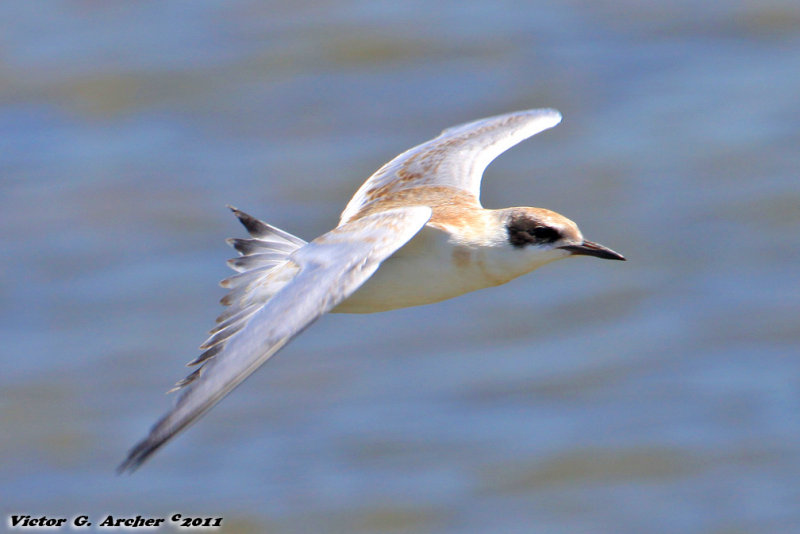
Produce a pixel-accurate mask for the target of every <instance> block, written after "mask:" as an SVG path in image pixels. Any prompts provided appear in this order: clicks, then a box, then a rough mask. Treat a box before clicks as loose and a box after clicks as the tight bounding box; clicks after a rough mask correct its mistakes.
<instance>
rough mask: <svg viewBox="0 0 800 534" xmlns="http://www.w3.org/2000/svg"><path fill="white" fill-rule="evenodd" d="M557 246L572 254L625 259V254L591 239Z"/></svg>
mask: <svg viewBox="0 0 800 534" xmlns="http://www.w3.org/2000/svg"><path fill="white" fill-rule="evenodd" d="M559 248H562V249H564V250H568V251H570V252H571V253H572V254H573V255H574V256H595V257H596V258H603V259H604V260H622V261H625V256H623V255H622V254H620V253H618V252H614V251H613V250H611V249H610V248H606V247H604V246H603V245H599V244H597V243H593V242H592V241H584V242H583V243H581V244H580V245H566V246H563V247H559Z"/></svg>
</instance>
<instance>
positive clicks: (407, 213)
mask: <svg viewBox="0 0 800 534" xmlns="http://www.w3.org/2000/svg"><path fill="white" fill-rule="evenodd" d="M560 121H561V114H560V113H559V112H558V111H556V110H553V109H534V110H528V111H518V112H514V113H508V114H505V115H498V116H495V117H489V118H486V119H481V120H477V121H474V122H470V123H467V124H462V125H460V126H455V127H452V128H448V129H446V130H444V131H443V132H442V133H441V134H440V135H439V136H438V137H436V138H434V139H432V140H430V141H427V142H425V143H422V144H421V145H418V146H416V147H414V148H411V149H410V150H407V151H405V152H403V153H402V154H400V155H399V156H397V157H395V158H394V159H393V160H391V161H389V162H388V163H386V164H385V165H383V167H381V168H380V169H378V171H377V172H375V174H373V175H372V176H370V177H369V179H367V181H366V182H364V184H363V185H362V186H361V187H360V188H359V189H358V191H356V193H355V195H354V196H353V198H352V199H351V200H350V202H349V203H348V204H347V206H346V207H345V209H344V211H343V212H342V215H341V219H340V221H339V224H338V226H336V228H334V229H333V230H331V231H330V232H327V233H325V234H323V235H321V236H319V237H317V238H316V239H314V240H313V241H310V242H305V241H303V240H302V239H300V238H299V237H295V236H293V235H291V234H289V233H287V232H285V231H283V230H280V229H278V228H276V227H274V226H270V225H269V224H267V223H265V222H262V221H260V220H258V219H256V218H254V217H252V216H250V215H248V214H246V213H244V212H242V211H240V210H238V209H236V208H231V210H232V211H233V213H234V214H235V215H236V217H238V218H239V220H240V221H241V222H242V224H243V225H244V227H245V228H246V229H247V231H248V233H249V234H250V237H249V238H248V239H229V240H228V242H229V243H230V244H231V245H232V246H233V247H234V248H235V249H236V250H237V251H238V252H239V253H240V256H239V257H238V258H235V259H232V260H230V261H229V262H228V263H229V265H230V267H231V268H232V269H233V270H234V271H236V272H237V274H235V275H233V276H231V277H230V278H227V279H225V280H223V281H222V282H221V285H222V286H223V287H225V288H229V289H230V291H229V292H228V294H227V295H226V296H225V297H224V298H223V299H222V303H223V304H225V305H226V306H227V308H226V309H225V311H224V312H223V313H222V314H221V315H220V316H219V317H218V318H217V324H216V326H215V327H214V328H213V329H212V330H211V331H210V334H211V335H210V337H209V338H208V339H207V340H206V341H205V342H204V343H203V344H202V345H201V346H200V350H202V351H203V352H202V353H201V354H200V356H198V357H197V358H196V359H194V360H193V361H191V362H190V363H189V364H188V365H190V366H197V369H196V370H195V371H194V372H192V373H191V374H190V375H189V376H187V377H186V378H184V379H183V380H181V381H180V382H178V383H177V384H176V386H175V388H174V390H179V391H180V394H179V396H178V398H177V401H176V403H175V405H174V407H173V408H172V409H171V410H170V411H169V412H168V413H167V414H166V415H164V416H163V417H162V418H161V419H159V420H158V421H157V422H156V423H155V425H154V426H153V427H152V428H151V429H150V432H149V434H148V435H147V436H146V437H145V438H144V439H143V440H142V441H140V442H139V443H137V444H136V445H135V446H134V447H133V448H132V449H131V451H130V452H129V454H128V457H127V458H126V459H125V461H124V462H122V464H121V465H120V466H119V468H118V470H119V471H120V472H122V471H133V470H135V469H136V468H137V467H139V466H140V465H141V464H142V463H143V462H144V461H145V460H147V459H148V458H149V457H150V456H151V455H152V454H153V453H154V452H155V451H157V450H158V449H159V448H160V447H161V446H163V445H164V444H165V443H166V442H167V441H169V440H170V439H171V438H173V437H174V436H175V435H176V434H178V433H179V432H180V431H181V430H183V429H185V428H186V427H188V426H189V425H190V424H192V423H193V422H194V421H196V420H197V419H198V418H199V417H201V416H202V415H203V414H204V413H205V412H206V411H208V410H209V409H211V407H213V406H214V405H215V404H216V403H217V402H219V401H220V400H221V399H222V398H223V397H224V396H225V395H227V394H228V393H230V392H231V391H232V390H233V389H234V388H235V387H236V386H238V385H239V384H240V383H241V382H242V381H243V380H244V379H245V378H247V377H248V376H249V375H250V374H251V373H253V372H254V371H255V370H256V369H258V368H259V367H260V366H261V365H262V364H263V363H264V362H266V361H267V360H268V359H269V358H270V357H271V356H272V355H273V354H275V353H276V352H278V351H279V350H280V349H281V348H283V346H284V345H286V344H287V343H288V342H289V341H291V340H292V339H293V338H294V337H295V336H297V335H298V334H300V333H301V332H303V331H304V330H305V329H306V328H308V327H309V326H310V325H311V324H312V323H313V322H314V321H316V320H317V319H318V318H319V317H320V316H321V315H323V314H324V313H326V312H344V313H372V312H380V311H386V310H393V309H397V308H405V307H408V306H419V305H421V304H429V303H433V302H438V301H441V300H445V299H449V298H453V297H456V296H458V295H462V294H464V293H468V292H470V291H475V290H477V289H482V288H486V287H492V286H497V285H500V284H504V283H506V282H508V281H510V280H513V279H514V278H517V277H518V276H521V275H523V274H526V273H529V272H531V271H533V270H534V269H537V268H538V267H541V266H542V265H545V264H547V263H550V262H553V261H556V260H560V259H562V258H566V257H569V256H578V255H583V256H595V257H597V258H603V259H609V260H624V259H625V258H624V257H623V256H622V255H620V254H618V253H616V252H614V251H613V250H611V249H609V248H606V247H604V246H602V245H599V244H597V243H594V242H592V241H588V240H586V239H584V238H583V235H582V234H581V231H580V230H579V229H578V226H577V225H576V224H575V223H574V222H572V221H571V220H569V219H567V218H566V217H564V216H563V215H560V214H558V213H556V212H554V211H550V210H547V209H543V208H530V207H512V208H505V209H486V208H484V207H483V206H481V203H480V184H481V178H482V176H483V171H484V169H485V168H486V167H487V166H488V165H489V163H490V162H491V161H492V160H494V159H495V158H496V157H497V156H498V155H500V154H502V153H503V152H505V151H506V150H508V149H509V148H511V147H512V146H514V145H516V144H517V143H520V142H521V141H523V140H525V139H527V138H528V137H531V136H533V135H535V134H537V133H539V132H542V131H543V130H546V129H548V128H552V127H553V126H555V125H556V124H558V123H559V122H560Z"/></svg>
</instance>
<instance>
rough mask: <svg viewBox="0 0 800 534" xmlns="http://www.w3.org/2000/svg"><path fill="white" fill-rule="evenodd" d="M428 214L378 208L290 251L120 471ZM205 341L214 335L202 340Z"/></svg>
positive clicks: (359, 277) (323, 307) (326, 305)
mask: <svg viewBox="0 0 800 534" xmlns="http://www.w3.org/2000/svg"><path fill="white" fill-rule="evenodd" d="M430 216H431V210H430V208H428V207H424V206H412V207H407V208H398V209H393V210H388V211H385V212H381V213H375V214H372V215H370V216H367V217H364V218H361V219H359V220H357V221H353V222H352V223H350V224H345V225H342V226H339V227H337V228H335V229H334V230H332V231H330V232H328V233H326V234H324V235H322V236H320V237H318V238H317V239H315V240H314V241H312V242H311V243H309V244H307V245H305V246H302V247H300V248H297V249H296V250H295V251H294V252H292V253H291V254H290V255H289V256H288V258H289V260H288V261H287V262H286V263H285V264H284V265H281V266H278V267H276V268H275V269H274V271H278V273H279V274H280V271H281V270H283V269H288V270H289V272H290V273H291V276H292V277H291V279H290V280H288V281H287V282H286V283H285V285H283V287H282V288H280V289H279V290H278V291H277V292H274V294H271V295H269V296H268V297H267V298H268V300H267V301H266V303H262V304H261V306H260V307H258V308H257V309H256V310H255V311H253V312H252V313H251V314H250V315H249V316H247V318H246V319H244V320H243V322H244V324H243V325H241V326H239V328H238V330H237V331H236V332H234V333H233V334H231V335H230V336H229V337H228V338H227V339H225V340H224V343H219V344H217V345H214V346H219V345H221V346H222V348H221V350H219V351H218V352H217V353H215V354H213V355H212V357H208V358H206V359H205V362H204V363H203V367H201V368H200V369H199V370H198V372H196V374H195V373H193V375H194V376H193V377H192V378H190V379H189V380H188V381H187V382H185V383H184V384H180V383H179V385H180V386H181V387H182V390H181V391H182V393H181V394H180V396H179V397H178V399H177V402H176V404H175V406H174V408H173V409H172V410H171V411H170V412H168V413H167V414H166V415H165V416H164V417H162V418H161V419H160V420H159V421H158V422H157V423H156V424H155V425H154V426H153V427H152V429H151V430H150V433H149V434H148V436H147V437H146V438H144V439H143V440H142V441H140V442H139V443H138V444H137V445H135V446H134V447H133V449H131V451H130V453H129V454H128V457H127V459H126V460H125V461H124V462H123V463H122V464H121V465H120V466H119V471H132V470H134V469H136V468H137V467H138V466H139V465H141V464H142V462H144V461H145V460H146V459H147V458H148V457H149V456H150V455H151V454H153V453H154V452H155V451H156V450H157V449H158V448H159V447H161V446H162V445H163V444H164V443H166V442H167V441H168V440H169V439H170V438H172V437H173V436H174V435H175V434H177V433H178V432H180V431H181V430H183V429H184V428H186V427H187V426H189V425H190V424H191V423H192V422H194V421H195V420H196V419H198V418H199V417H200V416H201V415H203V414H204V413H205V412H206V411H208V410H209V409H210V408H211V407H212V406H214V405H215V404H216V403H217V402H219V401H220V399H222V398H223V397H224V396H225V395H227V394H228V393H230V391H231V390H233V389H234V388H235V387H236V386H237V385H239V384H240V383H241V382H242V381H243V380H244V379H245V378H247V377H248V376H249V375H250V374H251V373H253V371H255V370H256V369H258V367H259V366H261V365H262V364H263V363H264V362H265V361H267V359H269V358H270V356H272V355H273V354H275V353H276V352H277V351H278V350H280V349H281V348H282V347H283V346H284V345H286V343H288V342H289V341H290V340H291V339H292V338H294V337H295V336H296V335H298V334H299V333H301V332H302V331H303V330H304V329H305V328H307V327H308V326H309V325H310V324H311V323H313V322H314V321H315V320H316V319H317V318H319V317H320V316H321V315H322V314H324V313H325V312H327V311H329V310H330V309H332V308H334V307H335V306H336V305H337V304H339V303H340V302H342V301H343V300H344V299H346V298H347V297H348V296H350V295H351V294H352V293H353V292H354V291H355V290H356V289H358V288H359V287H360V286H361V285H362V284H363V283H364V282H365V281H366V280H367V279H368V278H369V277H370V276H372V274H373V273H374V272H375V270H376V269H377V268H378V266H379V265H380V263H381V262H382V261H383V260H385V259H386V258H387V257H389V256H390V255H391V254H393V253H394V252H395V251H396V250H397V249H399V248H400V247H402V246H403V245H404V244H405V243H406V242H407V241H408V240H410V239H411V238H412V237H413V236H414V235H415V234H416V233H417V232H419V230H420V229H421V228H422V227H423V226H424V225H425V223H426V222H427V221H428V219H429V218H430ZM240 218H241V217H240ZM243 222H244V221H243ZM287 235H288V234H287ZM246 257H247V256H246ZM258 291H259V289H258V287H255V288H252V289H251V293H257V292H258ZM252 300H254V301H256V302H258V301H259V299H252ZM212 337H213V336H212ZM209 343H213V341H212V339H209V341H208V342H206V344H205V345H208V344H209ZM190 376H192V375H190Z"/></svg>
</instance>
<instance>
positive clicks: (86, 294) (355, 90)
mask: <svg viewBox="0 0 800 534" xmlns="http://www.w3.org/2000/svg"><path fill="white" fill-rule="evenodd" d="M798 95H800V4H798V3H797V2H794V1H788V0H766V1H742V2H733V1H730V2H715V3H702V2H688V1H678V2H662V3H659V4H654V3H649V2H636V1H633V0H626V1H618V2H589V1H585V0H571V1H567V2H547V1H532V2H522V1H510V0H509V1H496V0H495V1H489V0H472V1H460V2H437V3H431V2H417V1H410V2H402V3H401V2H383V1H378V2H356V1H352V0H351V1H340V2H331V1H305V2H304V1H300V2H258V1H254V0H250V1H248V0H237V1H227V2H221V1H194V2H155V1H143V2H119V1H113V2H91V1H88V0H85V1H71V2H47V3H38V2H5V3H3V4H1V5H0V250H1V251H2V264H0V265H1V267H2V270H0V305H1V307H0V339H2V343H1V344H0V347H1V348H0V350H1V351H2V369H3V371H2V373H0V391H1V392H2V396H1V397H0V414H1V417H2V418H1V419H0V443H2V453H3V454H2V461H0V502H2V509H1V510H0V512H2V514H3V515H4V516H7V515H8V514H10V513H26V514H48V515H50V516H58V515H59V514H61V515H63V516H65V517H73V516H75V515H78V514H89V515H91V516H92V518H93V519H97V520H98V521H99V520H100V519H99V518H101V517H102V515H103V514H108V513H117V514H129V515H133V516H135V515H136V514H141V515H145V516H154V517H158V516H163V515H165V514H168V513H171V512H180V513H182V514H184V515H201V516H215V517H216V516H222V517H224V523H223V526H224V529H223V531H224V532H233V533H250V532H342V533H344V532H348V533H400V532H403V533H405V532H431V533H456V532H458V533H462V532H463V533H485V532H492V533H504V532H508V533H512V532H534V533H579V532H587V533H589V532H591V533H615V534H620V533H639V532H648V533H671V532H680V533H687V532H691V533H709V534H745V533H759V534H760V533H767V532H769V533H789V532H800V483H798V480H800V358H798V356H800V354H799V353H800V332H798V316H800V261H798V260H799V259H800V252H799V251H800V231H798V227H799V225H800V180H799V179H798V174H799V173H800V149H799V147H800V133H798V132H799V131H800V130H799V127H800V104H799V102H800V100H798V98H799V97H798ZM532 107H555V108H558V109H560V110H561V111H562V113H563V114H564V117H565V118H564V122H563V123H562V124H561V125H560V126H559V127H558V128H556V129H554V130H551V131H548V132H546V133H544V134H541V135H539V136H537V137H535V138H534V139H532V140H530V141H527V142H526V143H524V144H522V145H520V146H518V147H516V148H514V149H513V150H512V151H510V152H508V153H507V154H505V155H503V156H502V157H501V158H499V159H498V160H497V161H496V162H495V163H494V164H493V165H492V166H491V167H490V168H489V170H488V171H487V175H486V179H485V181H484V189H483V201H484V205H486V206H487V207H505V206H509V205H534V206H543V207H547V208H550V209H554V210H557V211H559V212H561V213H564V214H565V215H567V216H569V217H571V218H572V219H574V220H575V221H576V222H578V223H579V224H580V225H581V227H582V229H583V230H584V233H585V234H586V235H587V237H588V238H589V239H593V240H596V241H599V242H601V243H603V244H606V245H608V246H610V247H612V248H614V249H616V250H619V251H620V252H622V253H624V254H625V255H626V256H627V257H628V259H629V261H628V262H627V263H618V262H603V261H598V260H592V259H586V258H578V259H573V260H569V261H564V262H560V263H557V264H554V265H551V266H548V267H545V268H543V269H541V270H540V271H537V272H536V273H534V274H532V275H529V276H526V277H523V278H521V279H518V280H516V281H514V282H512V283H510V284H508V285H507V286H503V287H500V288H495V289H492V290H487V291H481V292H477V293H473V294H470V295H467V296H464V297H460V298H458V299H454V300H451V301H448V302H444V303H440V304H436V305H432V306H427V307H420V308H414V309H408V310H401V311H395V312H390V313H384V314H376V315H366V316H348V315H337V316H328V317H325V318H323V319H322V320H321V321H319V322H318V323H317V324H316V325H315V326H314V327H312V328H311V329H310V330H309V331H307V332H306V333H305V334H304V335H302V336H301V337H300V338H298V339H297V340H296V341H295V342H293V343H292V344H291V345H290V346H289V347H288V348H287V349H285V350H284V351H283V352H281V353H280V355H279V356H278V357H277V358H275V359H274V360H273V361H271V362H270V363H269V364H268V365H267V366H266V367H265V368H263V369H261V370H260V371H259V372H258V373H257V374H256V375H254V376H253V377H252V378H251V379H250V380H248V381H247V382H246V383H245V384H244V385H243V386H242V387H240V388H239V389H238V390H237V391H236V392H235V394H234V395H232V396H230V397H229V398H227V399H226V400H225V401H224V402H223V403H222V404H220V405H219V406H218V407H217V408H216V409H215V410H213V411H212V412H211V413H210V414H208V415H207V416H206V417H205V418H204V419H203V420H201V422H200V423H199V424H197V425H196V426H194V427H192V428H191V430H190V431H188V432H186V433H185V434H183V435H181V436H180V438H179V439H177V440H176V441H174V442H173V443H170V444H169V445H168V446H167V447H166V448H165V449H164V450H162V451H160V452H159V454H157V455H156V456H155V457H154V458H153V460H152V461H151V462H149V463H148V464H146V465H145V466H144V467H143V468H142V469H141V470H140V471H139V472H137V473H136V474H135V475H134V476H130V477H129V476H123V477H119V476H116V475H115V474H114V471H113V470H114V467H115V466H116V465H117V463H118V462H119V461H121V460H122V459H123V457H124V455H125V453H126V451H127V449H128V448H129V447H130V446H131V445H132V444H133V443H134V442H135V441H136V440H138V439H139V438H140V437H142V436H143V435H144V433H145V432H146V430H147V428H148V427H149V426H150V424H151V423H152V422H154V421H155V419H156V418H157V417H158V416H160V415H161V414H162V413H163V412H164V411H165V410H166V408H167V407H168V406H169V403H170V402H171V400H170V399H168V398H165V397H164V396H163V395H162V393H163V392H164V391H165V390H166V389H168V387H169V386H170V385H171V384H172V383H173V382H174V381H175V380H177V379H178V378H181V377H182V376H183V375H184V374H185V368H184V367H183V365H184V363H185V362H186V361H188V360H189V359H191V358H193V357H194V356H196V355H197V351H196V350H195V349H196V346H197V345H198V344H199V343H200V342H201V341H202V340H203V338H204V334H205V331H206V330H207V329H208V328H210V327H211V325H212V324H213V318H214V317H215V316H216V314H217V313H218V311H219V309H220V307H219V304H218V303H217V299H218V298H219V297H221V296H222V295H223V290H221V289H219V288H217V287H216V285H215V283H216V282H217V281H218V280H220V279H222V278H224V277H225V276H227V275H228V271H227V268H226V266H225V264H224V260H225V259H227V258H228V257H230V256H232V255H233V251H232V250H229V249H227V247H226V246H225V243H224V241H223V240H224V238H225V237H228V236H241V235H242V234H243V229H241V228H240V227H239V226H238V223H237V222H236V221H235V219H234V217H232V216H231V214H230V213H229V212H228V211H227V210H226V209H225V205H226V204H228V203H230V204H233V205H236V206H238V207H240V208H242V209H244V210H246V211H249V212H251V213H253V214H254V215H256V216H258V217H260V218H262V219H265V220H267V221H269V222H270V223H273V224H275V225H277V226H279V227H281V228H285V229H287V230H288V231H290V232H293V233H295V234H297V235H299V236H302V237H304V238H306V239H310V238H313V237H315V236H317V235H319V234H320V233H322V232H325V231H327V230H328V229H330V228H331V227H332V226H333V225H335V223H336V221H337V217H338V213H339V212H340V210H341V209H342V208H343V207H344V205H345V204H346V202H347V200H348V199H349V198H350V196H351V195H352V193H353V192H354V191H355V190H356V188H357V187H358V186H359V185H360V184H361V182H362V181H363V180H364V179H365V178H366V177H367V176H368V175H369V174H370V173H371V172H372V171H374V170H375V169H376V168H377V167H378V166H380V165H381V164H382V163H383V162H385V161H387V160H388V159H390V158H391V157H393V156H394V155H395V154H397V153H399V152H400V151H402V150H405V149H406V148H409V147H411V146H412V145H414V144H417V143H419V142H422V141H425V140H427V139H429V138H430V137H432V136H434V135H436V134H437V133H438V132H439V131H440V130H442V129H443V128H445V127H447V126H451V125H454V124H457V123H460V122H464V121H468V120H472V119H476V118H479V117H484V116H488V115H492V114H496V113H503V112H507V111H512V110H517V109H525V108H532Z"/></svg>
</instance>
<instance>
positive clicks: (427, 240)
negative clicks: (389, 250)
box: [332, 226, 514, 313]
mask: <svg viewBox="0 0 800 534" xmlns="http://www.w3.org/2000/svg"><path fill="white" fill-rule="evenodd" d="M487 254H490V253H489V251H487V249H485V248H483V247H467V246H461V245H457V244H454V243H452V242H451V241H450V240H449V234H447V233H445V232H442V231H440V230H437V229H435V228H432V227H430V226H426V227H425V228H423V229H422V230H421V231H420V233H419V234H417V235H416V236H414V238H413V239H412V240H411V241H409V242H408V243H407V244H406V245H405V246H404V247H402V248H401V249H400V250H398V251H397V252H395V253H394V255H392V256H391V257H389V258H388V259H387V260H386V261H384V262H383V263H382V264H381V266H380V267H379V268H378V270H377V271H376V272H375V274H374V275H373V276H372V277H371V278H370V279H369V280H367V282H366V283H365V284H364V285H363V286H361V287H360V288H359V289H358V290H357V291H356V292H355V293H353V294H352V295H351V296H350V297H349V298H348V299H347V300H345V301H344V302H342V303H341V304H339V306H337V307H336V308H334V309H333V310H332V311H333V313H372V312H379V311H386V310H393V309H396V308H406V307H409V306H419V305H421V304H430V303H432V302H439V301H441V300H445V299H449V298H453V297H457V296H458V295H463V294H464V293H469V292H470V291H475V290H477V289H481V288H484V287H489V286H496V285H499V284H502V283H505V282H508V281H509V280H510V279H511V278H514V276H510V277H497V276H494V275H493V274H492V273H491V272H490V271H491V270H489V269H487V267H486V263H487V262H486V259H487V258H486V256H487Z"/></svg>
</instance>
